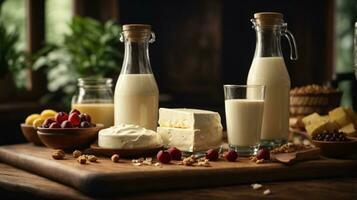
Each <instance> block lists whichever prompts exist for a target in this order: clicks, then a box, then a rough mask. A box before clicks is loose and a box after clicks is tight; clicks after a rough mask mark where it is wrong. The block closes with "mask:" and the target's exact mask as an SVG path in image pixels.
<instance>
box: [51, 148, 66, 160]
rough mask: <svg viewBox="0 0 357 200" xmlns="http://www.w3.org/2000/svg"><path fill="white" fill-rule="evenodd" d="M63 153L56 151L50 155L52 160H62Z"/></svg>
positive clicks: (59, 150)
mask: <svg viewBox="0 0 357 200" xmlns="http://www.w3.org/2000/svg"><path fill="white" fill-rule="evenodd" d="M65 155H66V154H65V153H64V151H63V150H61V149H58V150H56V151H55V152H53V153H52V158H53V159H55V160H62V159H63V158H64V157H65Z"/></svg>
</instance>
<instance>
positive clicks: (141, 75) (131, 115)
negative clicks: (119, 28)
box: [114, 24, 159, 131]
mask: <svg viewBox="0 0 357 200" xmlns="http://www.w3.org/2000/svg"><path fill="white" fill-rule="evenodd" d="M154 40H155V35H154V33H153V32H151V26H150V25H144V24H128V25H124V26H123V33H122V36H121V41H122V42H124V44H125V53H124V61H123V66H122V70H121V72H120V75H119V78H118V81H117V84H116V87H115V92H114V121H115V124H116V125H118V124H134V125H139V126H142V127H144V128H147V129H151V130H154V131H156V128H157V120H158V106H159V105H158V104H159V90H158V87H157V84H156V81H155V77H154V75H153V73H152V71H151V67H150V59H149V43H152V42H154Z"/></svg>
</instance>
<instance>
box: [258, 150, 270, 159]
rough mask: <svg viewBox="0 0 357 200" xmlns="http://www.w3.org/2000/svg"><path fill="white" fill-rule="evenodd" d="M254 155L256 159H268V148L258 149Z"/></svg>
mask: <svg viewBox="0 0 357 200" xmlns="http://www.w3.org/2000/svg"><path fill="white" fill-rule="evenodd" d="M256 157H257V159H258V160H261V159H264V160H270V151H269V150H268V149H259V150H258V152H257V155H256Z"/></svg>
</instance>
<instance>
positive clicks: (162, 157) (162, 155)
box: [156, 150, 171, 164]
mask: <svg viewBox="0 0 357 200" xmlns="http://www.w3.org/2000/svg"><path fill="white" fill-rule="evenodd" d="M156 158H157V160H158V161H159V162H161V163H163V164H166V163H169V162H170V161H171V156H170V153H169V152H168V151H163V150H161V151H159V153H157V156H156Z"/></svg>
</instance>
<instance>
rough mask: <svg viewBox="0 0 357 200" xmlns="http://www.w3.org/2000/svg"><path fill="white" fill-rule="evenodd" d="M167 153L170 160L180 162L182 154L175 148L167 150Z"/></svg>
mask: <svg viewBox="0 0 357 200" xmlns="http://www.w3.org/2000/svg"><path fill="white" fill-rule="evenodd" d="M167 152H169V154H170V156H171V159H172V160H181V156H182V153H181V151H180V150H179V149H177V148H176V147H171V148H169V149H168V150H167Z"/></svg>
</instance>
